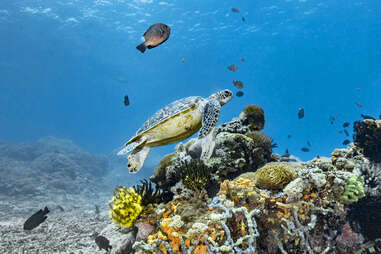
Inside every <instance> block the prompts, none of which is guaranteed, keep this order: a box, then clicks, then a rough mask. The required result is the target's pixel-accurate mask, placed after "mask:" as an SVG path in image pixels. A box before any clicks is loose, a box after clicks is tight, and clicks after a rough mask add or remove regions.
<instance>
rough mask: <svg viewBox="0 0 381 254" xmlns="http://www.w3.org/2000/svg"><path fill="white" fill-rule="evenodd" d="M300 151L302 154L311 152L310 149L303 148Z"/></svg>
mask: <svg viewBox="0 0 381 254" xmlns="http://www.w3.org/2000/svg"><path fill="white" fill-rule="evenodd" d="M300 150H302V152H309V151H310V149H309V148H308V147H302V148H301V149H300Z"/></svg>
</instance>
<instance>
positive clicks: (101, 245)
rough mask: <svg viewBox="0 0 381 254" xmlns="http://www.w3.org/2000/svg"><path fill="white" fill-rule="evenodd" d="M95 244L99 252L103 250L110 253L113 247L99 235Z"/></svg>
mask: <svg viewBox="0 0 381 254" xmlns="http://www.w3.org/2000/svg"><path fill="white" fill-rule="evenodd" d="M95 243H96V244H97V245H98V247H99V250H102V249H103V250H106V251H109V250H111V249H112V246H111V245H110V241H109V240H108V239H107V238H106V237H104V236H101V235H98V236H97V237H96V238H95Z"/></svg>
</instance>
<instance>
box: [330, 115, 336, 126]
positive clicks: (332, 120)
mask: <svg viewBox="0 0 381 254" xmlns="http://www.w3.org/2000/svg"><path fill="white" fill-rule="evenodd" d="M335 119H336V118H335V117H334V116H330V117H329V122H330V123H331V124H334V123H335Z"/></svg>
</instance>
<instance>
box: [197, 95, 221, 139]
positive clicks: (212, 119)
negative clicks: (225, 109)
mask: <svg viewBox="0 0 381 254" xmlns="http://www.w3.org/2000/svg"><path fill="white" fill-rule="evenodd" d="M220 109H221V105H220V102H219V101H218V100H217V99H210V100H209V101H208V102H207V103H206V104H205V107H204V113H203V115H202V127H201V129H200V132H199V133H198V138H203V137H205V136H206V135H208V134H209V133H210V131H211V130H212V129H213V128H214V126H216V124H217V122H218V117H219V116H220Z"/></svg>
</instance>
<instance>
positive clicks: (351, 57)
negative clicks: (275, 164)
mask: <svg viewBox="0 0 381 254" xmlns="http://www.w3.org/2000/svg"><path fill="white" fill-rule="evenodd" d="M232 7H236V8H239V9H240V13H234V12H232V11H231V8H232ZM380 13H381V2H380V1H378V0H368V1H347V0H346V1H344V0H337V1H333V0H324V1H314V0H303V1H302V0H299V1H296V0H287V1H275V0H266V1H264V0H258V1H249V0H234V1H233V0H227V1H221V0H218V1H217V0H207V1H205V0H202V1H201V0H193V1H184V0H171V1H160V0H134V1H131V0H130V1H127V0H91V1H90V0H72V1H66V0H65V1H57V0H40V1H37V0H34V1H31V0H23V1H21V0H2V1H1V2H0V140H3V141H8V142H32V141H34V140H36V139H37V138H39V137H42V136H48V135H52V136H57V137H62V138H69V139H72V140H73V141H74V142H76V143H78V144H79V145H81V146H82V147H84V148H85V149H87V150H89V151H91V152H96V153H105V154H111V153H112V152H116V150H117V149H118V148H119V147H121V146H122V145H123V143H124V142H125V141H127V140H128V139H129V138H130V137H131V136H133V135H134V133H135V132H136V130H137V129H138V128H139V127H140V126H141V125H142V123H143V122H144V121H145V120H146V119H147V118H148V117H150V116H151V115H152V114H153V113H154V112H155V111H156V110H158V109H160V108H161V107H163V106H165V105H166V104H168V103H170V102H172V101H174V100H176V99H179V98H182V97H187V96H192V95H200V96H209V95H210V94H211V93H213V92H216V91H218V90H220V89H226V88H229V89H231V90H233V91H234V92H237V91H238V89H237V88H235V87H234V85H233V84H232V80H241V81H243V82H244V88H243V89H242V91H243V92H244V96H243V97H240V98H238V97H234V98H233V100H231V101H230V102H229V103H228V104H227V105H225V106H224V107H223V108H222V111H221V116H220V120H219V123H222V122H225V121H229V120H230V119H232V118H233V117H236V116H238V114H239V113H240V112H241V110H242V108H243V107H244V106H245V105H247V104H256V105H260V106H261V107H263V109H264V110H265V114H266V126H265V129H264V132H266V133H267V134H268V135H270V136H271V137H272V138H273V139H274V140H275V142H277V143H278V146H279V148H277V149H275V152H278V153H283V152H284V150H285V149H286V148H288V149H289V151H290V153H292V154H294V155H296V156H298V157H299V158H301V159H302V160H309V159H311V158H313V157H314V156H316V155H317V154H319V155H321V156H329V155H330V153H331V152H332V151H333V149H334V148H336V147H344V145H342V142H343V141H344V140H345V139H346V137H345V135H344V134H340V133H339V131H340V130H341V129H342V124H343V122H345V121H349V122H353V121H354V120H357V119H360V113H365V114H369V115H373V116H374V117H376V118H378V117H379V115H380V113H381V100H380V97H381V61H380V59H381V18H380ZM242 16H243V17H244V18H245V22H244V21H242ZM157 22H162V23H166V24H168V25H169V26H170V27H171V29H172V30H171V35H170V38H169V39H168V41H167V42H165V43H164V44H163V45H161V46H159V47H157V48H154V49H152V50H147V51H146V53H145V54H141V53H140V52H139V51H137V50H136V49H135V47H136V45H138V44H139V43H141V36H142V34H143V33H144V31H145V30H146V29H147V28H148V27H149V26H150V25H151V24H153V23H157ZM240 57H244V58H245V61H244V62H241V61H240ZM182 58H185V59H186V61H185V63H182V61H181V59H182ZM231 64H236V65H237V66H238V68H239V69H238V71H236V72H231V71H229V70H228V69H227V66H229V65H231ZM357 88H360V90H357ZM126 94H127V95H128V96H129V98H130V103H131V104H130V106H128V107H126V106H124V104H123V98H124V96H125V95H126ZM355 102H358V103H361V104H362V105H363V106H362V108H359V107H357V106H356V105H355ZM299 107H304V108H305V117H304V118H303V119H301V120H298V117H297V112H298V108H299ZM337 115H338V117H337V119H336V120H335V122H334V124H333V125H331V124H330V122H329V117H330V116H335V117H336V116H337ZM348 130H349V131H350V134H352V129H351V127H349V128H348ZM289 134H291V135H292V137H291V138H290V139H288V137H287V136H288V135H289ZM307 140H308V141H310V142H311V144H312V146H311V147H310V149H311V151H310V152H308V153H304V152H302V151H301V150H300V148H301V147H305V146H307V145H306V142H307ZM173 147H174V145H171V146H166V147H158V148H155V149H153V150H152V152H151V153H150V155H149V157H148V160H147V162H146V166H145V167H146V168H150V169H146V170H145V171H146V174H147V175H150V174H151V172H152V171H153V169H152V168H153V167H154V166H155V165H156V163H157V162H158V161H159V160H160V157H162V156H163V155H164V154H166V153H168V152H171V151H172V150H173ZM147 171H148V172H147Z"/></svg>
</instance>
